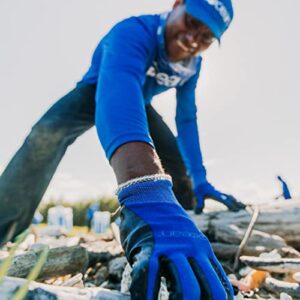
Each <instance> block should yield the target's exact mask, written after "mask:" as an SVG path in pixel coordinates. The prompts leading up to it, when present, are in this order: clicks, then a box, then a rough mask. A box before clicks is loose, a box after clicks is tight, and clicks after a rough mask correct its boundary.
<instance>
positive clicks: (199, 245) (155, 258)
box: [118, 175, 233, 300]
mask: <svg viewBox="0 0 300 300" xmlns="http://www.w3.org/2000/svg"><path fill="white" fill-rule="evenodd" d="M118 198H119V201H120V203H121V205H122V210H121V224H120V233H121V241H122V245H123V248H124V250H125V254H126V256H127V259H128V261H129V263H130V264H131V266H132V267H133V270H132V273H131V276H132V284H131V287H130V292H131V299H133V300H140V299H145V300H153V299H157V295H158V291H159V287H160V278H161V276H163V277H165V278H166V280H167V285H168V289H169V292H170V299H183V300H192V299H203V300H204V299H205V300H211V299H214V300H225V299H233V290H232V287H231V285H230V283H229V281H228V279H227V277H226V274H225V272H224V271H223V269H222V266H221V265H220V263H219V262H218V260H217V258H216V257H215V255H214V253H213V251H212V249H211V246H210V244H209V241H208V240H207V238H206V237H205V236H204V235H203V234H202V233H201V232H200V231H199V230H198V228H197V227H196V225H195V224H194V223H193V221H192V220H191V218H190V217H189V216H188V215H187V213H186V212H185V210H184V209H183V208H182V207H181V206H180V205H179V203H178V202H177V200H176V199H175V196H174V194H173V192H172V184H171V181H170V179H169V177H168V176H165V175H162V176H161V177H160V178H157V177H156V179H154V178H153V176H150V177H149V178H148V179H147V180H146V179H145V180H144V181H136V182H134V183H130V182H129V183H128V184H127V185H125V186H123V187H121V188H120V189H119V192H118Z"/></svg>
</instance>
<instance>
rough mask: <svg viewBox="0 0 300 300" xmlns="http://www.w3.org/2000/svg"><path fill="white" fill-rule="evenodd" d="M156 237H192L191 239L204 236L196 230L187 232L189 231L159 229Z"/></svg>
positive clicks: (203, 237)
mask: <svg viewBox="0 0 300 300" xmlns="http://www.w3.org/2000/svg"><path fill="white" fill-rule="evenodd" d="M158 237H163V238H179V237H181V238H192V239H205V236H204V235H202V234H199V233H198V232H189V231H177V230H172V231H160V232H159V234H158Z"/></svg>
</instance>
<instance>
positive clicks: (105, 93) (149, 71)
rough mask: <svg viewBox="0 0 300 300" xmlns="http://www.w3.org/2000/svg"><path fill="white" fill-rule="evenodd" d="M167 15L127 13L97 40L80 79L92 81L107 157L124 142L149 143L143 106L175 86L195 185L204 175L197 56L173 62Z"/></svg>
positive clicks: (182, 140) (180, 138) (181, 144)
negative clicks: (167, 37) (168, 46)
mask: <svg viewBox="0 0 300 300" xmlns="http://www.w3.org/2000/svg"><path fill="white" fill-rule="evenodd" d="M166 18H167V14H162V15H145V16H140V17H131V18H129V19H126V20H124V21H122V22H120V23H118V24H117V25H115V26H114V27H113V28H112V29H111V31H110V32H109V33H108V34H107V35H106V36H105V37H104V38H103V39H102V40H101V41H100V43H99V45H98V46H97V48H96V50H95V52H94V54H93V58H92V63H91V66H90V68H89V70H88V72H87V73H86V74H85V75H84V77H83V79H82V80H81V81H80V82H79V84H80V83H93V84H94V83H96V84H97V90H96V116H95V120H96V128H97V132H98V135H99V139H100V141H101V144H102V146H103V148H104V150H105V153H106V156H107V158H108V159H110V158H111V156H112V154H113V153H114V151H115V150H116V149H117V148H118V147H120V146H121V145H122V144H125V143H128V142H133V141H140V142H145V143H148V144H150V145H152V146H153V142H152V139H151V137H150V134H149V129H148V124H147V117H146V111H145V106H146V105H147V104H149V103H151V101H152V98H153V97H154V96H155V95H158V94H160V93H162V92H164V91H166V90H168V89H170V88H175V89H176V99H177V107H176V126H177V132H178V137H177V141H178V145H179V148H180V151H181V153H182V156H183V159H184V162H185V164H186V167H187V170H188V172H189V174H190V175H191V177H192V179H193V183H194V187H196V186H197V185H199V184H200V183H202V182H203V181H205V180H206V171H205V168H204V166H203V161H202V155H201V151H200V144H199V135H198V129H197V116H196V113H197V108H196V103H195V88H196V84H197V80H198V77H199V72H200V68H201V60H202V59H201V57H194V58H192V59H190V60H189V61H185V62H180V63H172V62H170V61H169V60H168V58H167V55H166V51H165V40H164V29H165V23H166Z"/></svg>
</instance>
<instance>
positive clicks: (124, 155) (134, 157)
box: [110, 142, 164, 184]
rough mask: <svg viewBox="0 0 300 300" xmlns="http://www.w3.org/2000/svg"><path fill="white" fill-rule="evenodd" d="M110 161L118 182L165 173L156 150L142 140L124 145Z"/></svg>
mask: <svg viewBox="0 0 300 300" xmlns="http://www.w3.org/2000/svg"><path fill="white" fill-rule="evenodd" d="M110 163H111V166H112V168H113V170H114V172H115V175H116V178H117V181H118V184H120V183H124V182H126V181H128V180H130V179H133V178H138V177H142V176H146V175H153V174H164V170H163V167H162V165H161V162H160V159H159V157H158V155H157V153H156V151H155V150H154V149H153V148H152V147H151V146H149V145H148V144H146V143H142V142H131V143H127V144H124V145H122V146H121V147H119V148H118V149H117V150H116V152H115V153H114V154H113V156H112V158H111V161H110Z"/></svg>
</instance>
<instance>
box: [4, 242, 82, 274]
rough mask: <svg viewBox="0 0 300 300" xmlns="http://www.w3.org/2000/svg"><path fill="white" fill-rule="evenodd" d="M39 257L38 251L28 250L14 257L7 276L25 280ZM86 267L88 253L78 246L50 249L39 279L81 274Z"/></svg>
mask: <svg viewBox="0 0 300 300" xmlns="http://www.w3.org/2000/svg"><path fill="white" fill-rule="evenodd" d="M38 256H39V251H38V250H30V251H28V252H26V253H24V254H20V255H17V256H15V257H14V259H13V263H12V264H11V266H10V269H9V271H8V276H12V277H20V278H25V277H26V276H27V275H28V274H29V272H30V270H31V269H32V268H33V266H34V265H35V264H36V262H37V259H38ZM0 264H1V260H0ZM87 265H88V252H87V250H86V249H85V248H83V247H80V246H73V247H60V248H53V249H50V251H49V255H48V258H47V261H46V263H45V265H44V267H43V269H42V271H41V273H40V276H39V279H47V278H51V277H58V276H63V275H67V274H76V273H79V272H83V271H84V270H85V268H86V267H87Z"/></svg>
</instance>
